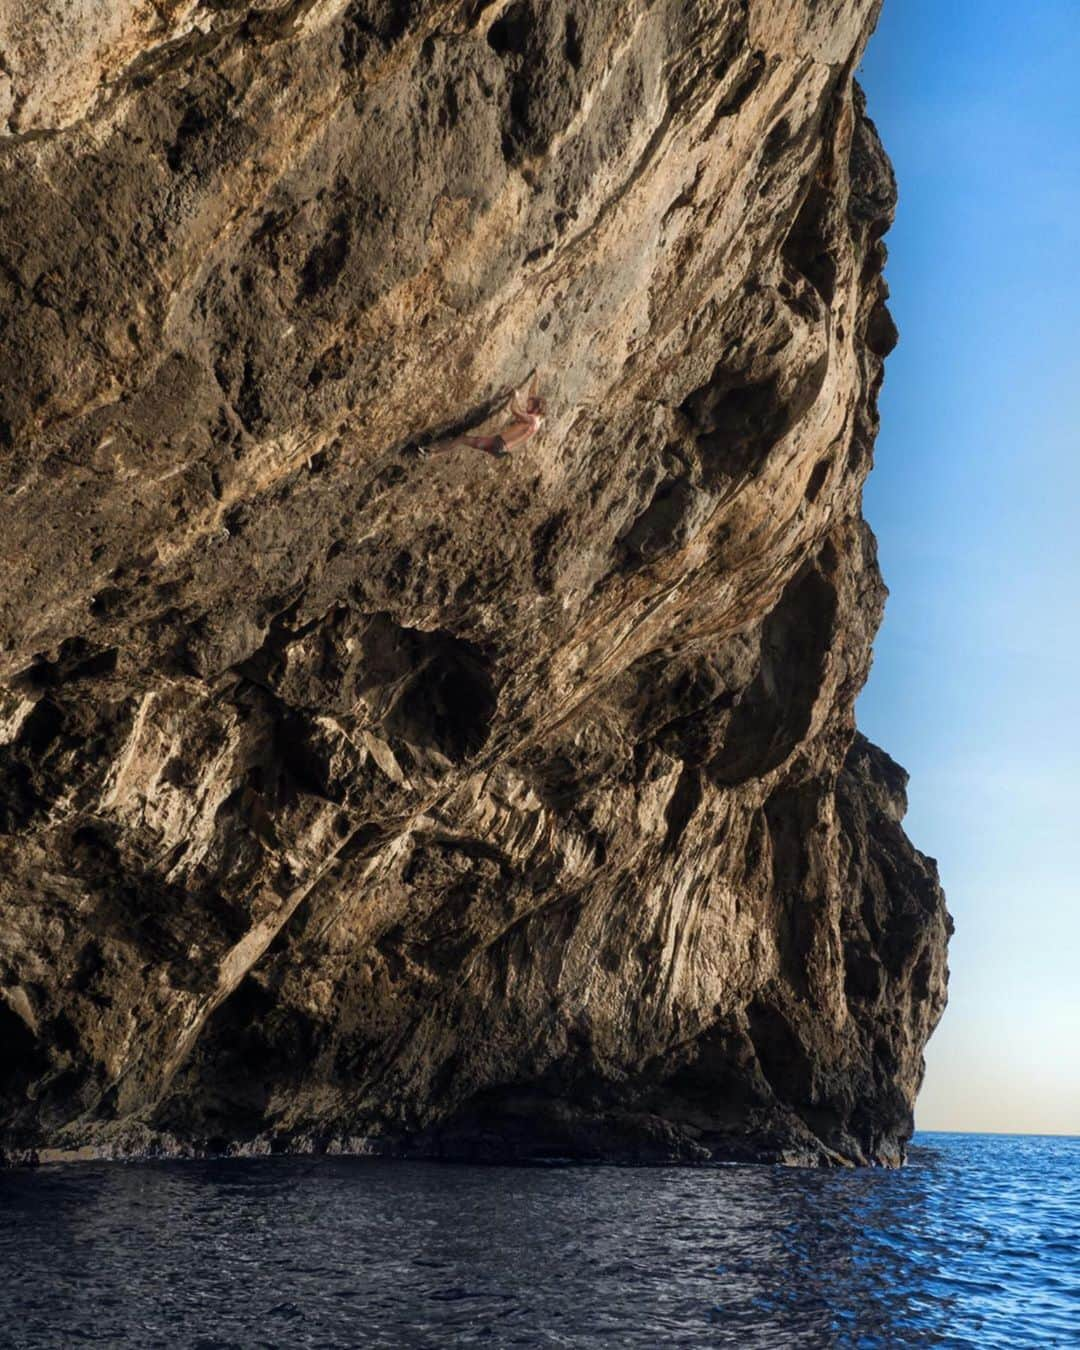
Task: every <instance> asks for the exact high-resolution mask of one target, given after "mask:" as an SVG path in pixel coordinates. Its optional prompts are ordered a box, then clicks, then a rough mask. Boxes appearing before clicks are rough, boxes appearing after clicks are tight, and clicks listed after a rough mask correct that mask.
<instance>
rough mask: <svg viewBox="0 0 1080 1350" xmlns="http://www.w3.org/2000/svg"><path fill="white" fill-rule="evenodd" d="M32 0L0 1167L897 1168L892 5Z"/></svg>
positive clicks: (14, 196)
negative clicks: (879, 438) (520, 404)
mask: <svg viewBox="0 0 1080 1350" xmlns="http://www.w3.org/2000/svg"><path fill="white" fill-rule="evenodd" d="M61 8H62V7H60V6H57V5H56V4H54V3H52V0H50V2H49V3H45V4H32V3H30V0H15V3H13V4H10V5H8V7H7V10H6V14H5V15H4V16H2V17H0V49H2V50H3V62H2V64H0V123H2V125H3V128H4V130H3V132H2V133H0V156H2V158H3V165H4V172H3V177H2V180H0V197H2V202H3V211H2V215H0V292H2V297H3V299H2V325H0V404H2V406H0V454H2V463H3V478H2V484H0V494H2V496H0V500H2V503H3V507H2V522H3V539H4V548H3V554H2V556H3V566H4V577H3V584H2V586H0V656H2V680H3V683H2V687H0V1153H3V1154H4V1155H6V1156H7V1157H9V1158H11V1159H18V1158H25V1157H31V1156H33V1155H34V1154H40V1153H42V1152H43V1151H44V1150H54V1151H55V1150H59V1151H67V1152H71V1151H74V1150H89V1151H91V1152H94V1153H96V1154H98V1155H99V1156H123V1155H126V1154H132V1153H144V1152H154V1151H160V1152H164V1153H172V1154H184V1153H193V1152H194V1153H198V1152H206V1151H234V1152H237V1151H239V1152H245V1151H246V1152H252V1151H255V1152H260V1151H277V1150H290V1149H309V1150H330V1151H355V1152H366V1153H382V1154H390V1155H395V1156H401V1155H409V1156H437V1157H444V1158H473V1159H507V1158H509V1159H518V1160H524V1159H534V1158H542V1157H548V1158H550V1157H574V1158H596V1159H623V1160H652V1159H684V1160H708V1159H724V1158H735V1159H739V1158H753V1159H767V1160H780V1161H800V1162H812V1163H820V1162H847V1163H851V1162H854V1163H864V1162H871V1161H873V1162H883V1163H895V1162H897V1161H899V1160H900V1159H901V1157H902V1156H903V1150H904V1146H905V1142H906V1140H907V1138H908V1136H909V1135H910V1132H911V1128H912V1108H913V1103H914V1099H915V1094H916V1092H917V1090H918V1087H919V1083H920V1080H921V1075H922V1064H923V1060H922V1054H923V1047H924V1045H925V1043H926V1040H927V1038H928V1036H929V1035H930V1033H931V1031H932V1030H933V1028H934V1026H935V1024H936V1022H937V1020H938V1018H939V1017H940V1015H941V1012H942V1009H943V1007H944V1003H945V990H946V940H947V933H948V930H949V928H950V921H949V918H948V914H947V912H946V909H945V902H944V897H943V895H942V891H941V889H940V886H939V884H938V879H937V872H936V868H935V866H934V864H933V862H932V860H930V859H927V858H926V857H924V856H923V855H922V854H920V853H919V852H918V851H917V850H916V849H915V848H914V847H913V846H912V845H911V844H910V843H909V842H908V840H907V838H906V836H905V835H904V833H903V830H902V827H901V819H902V816H903V813H904V808H905V784H906V775H905V774H904V772H903V771H902V770H901V769H900V768H899V767H898V766H897V765H896V764H894V763H893V762H892V760H890V759H889V757H888V756H887V755H886V754H885V753H884V752H883V751H881V750H879V749H877V748H876V747H874V746H872V745H871V744H869V743H868V742H867V741H866V740H864V739H863V738H862V737H860V736H859V735H858V733H857V731H856V728H855V718H854V704H855V699H856V696H857V695H858V693H859V690H860V688H861V687H862V685H863V683H864V681H865V679H866V677H867V674H868V670H869V666H870V660H871V644H872V641H873V638H874V635H875V632H876V629H877V627H878V624H879V621H880V618H881V614H882V607H883V603H884V596H885V589H884V586H883V583H882V580H881V577H880V574H879V571H878V567H877V561H876V554H875V545H874V539H873V535H872V534H871V532H870V530H869V528H868V526H867V525H866V523H865V522H864V520H863V517H862V505H861V499H862V487H863V483H864V480H865V478H866V475H867V473H868V472H869V470H870V467H871V461H872V453H873V443H874V437H875V432H876V429H877V411H876V400H877V393H878V390H879V386H880V384H881V380H882V373H883V362H884V359H885V357H886V356H887V355H888V353H889V351H890V349H891V347H892V345H893V344H894V342H895V339H896V331H895V328H894V327H893V324H892V320H891V319H890V317H889V313H888V309H887V307H886V297H887V289H886V285H885V281H884V279H883V267H884V262H885V256H886V255H885V246H884V244H883V242H882V236H883V235H884V234H885V232H886V231H887V229H888V227H889V224H890V221H891V218H892V213H893V209H894V204H895V196H896V193H895V184H894V180H893V175H892V171H891V169H890V166H889V162H888V160H887V158H886V155H885V153H884V151H883V149H882V147H881V145H880V143H879V140H878V137H877V134H876V132H875V129H874V126H873V123H872V122H871V121H870V120H869V118H868V116H867V113H866V110H865V107H864V100H863V97H862V95H861V93H860V90H859V88H858V85H857V84H856V82H855V79H854V72H855V68H856V66H857V63H858V61H859V58H860V55H861V52H862V49H863V46H864V44H865V42H866V40H867V38H868V36H869V33H870V31H871V29H872V26H873V23H874V21H875V18H876V11H877V8H878V4H877V2H876V0H834V2H831V3H825V0H709V2H708V3H704V2H703V0H510V2H509V3H507V2H506V0H487V2H485V0H403V2H402V3H388V2H386V0H348V2H346V0H166V3H157V4H153V5H149V6H148V5H145V4H143V3H140V2H139V0H115V2H114V3H112V4H110V5H106V6H92V5H85V6H81V7H74V8H72V7H67V8H63V10H62V13H61ZM54 11H55V12H54ZM534 372H535V378H536V380H537V389H538V391H539V394H538V397H540V398H542V400H543V422H542V424H541V425H540V426H539V429H538V430H537V431H536V432H535V434H533V435H530V436H528V437H527V438H525V439H521V440H520V441H518V442H515V441H514V439H513V436H512V435H508V437H507V440H508V443H509V453H506V454H503V455H496V454H490V453H486V452H485V449H484V448H483V447H482V446H478V445H472V444H469V442H468V441H467V440H462V439H460V438H461V437H463V436H464V437H469V438H471V439H473V440H482V438H484V437H485V436H492V435H495V434H498V433H499V432H500V429H505V427H506V426H507V425H508V424H510V423H511V418H512V416H513V414H512V413H510V412H509V411H507V404H508V400H509V398H510V396H511V395H512V394H513V393H514V391H521V390H525V389H527V387H528V384H529V381H530V379H532V378H533V376H534ZM521 396H522V397H524V395H521ZM521 425H522V424H521V423H520V422H519V423H518V426H519V428H520V426H521ZM530 430H531V428H530Z"/></svg>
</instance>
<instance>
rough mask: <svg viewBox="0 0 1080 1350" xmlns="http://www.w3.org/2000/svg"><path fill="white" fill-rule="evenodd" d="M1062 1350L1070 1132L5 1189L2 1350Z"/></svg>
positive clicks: (8, 1180)
mask: <svg viewBox="0 0 1080 1350" xmlns="http://www.w3.org/2000/svg"><path fill="white" fill-rule="evenodd" d="M83 1343H90V1344H98V1345H105V1346H110V1347H111V1346H170V1347H172V1346H183V1347H200V1348H202V1350H210V1348H211V1347H227V1346H243V1347H248V1346H289V1347H292V1346H327V1347H329V1346H364V1347H367V1346H386V1347H395V1348H398V1347H412V1346H416V1347H427V1346H430V1347H442V1346H456V1345H462V1346H470V1345H480V1346H572V1347H594V1346H604V1347H609V1346H612V1347H616V1346H617V1347H621V1346H649V1347H657V1346H667V1345H673V1346H689V1347H697V1346H735V1347H740V1350H744V1348H752V1347H769V1350H775V1348H776V1347H789V1346H806V1347H827V1346H857V1347H879V1346H880V1347H893V1346H908V1345H912V1346H921V1345H941V1346H978V1347H980V1350H982V1348H983V1347H993V1346H1008V1347H1010V1350H1013V1348H1015V1347H1023V1346H1042V1345H1059V1346H1080V1139H1060V1138H1057V1139H1055V1138H1038V1137H1002V1136H988V1135H932V1134H924V1135H921V1136H917V1137H916V1142H915V1146H914V1147H913V1148H912V1151H911V1162H910V1164H909V1166H907V1167H906V1168H904V1169H903V1170H902V1171H898V1172H885V1171H877V1170H872V1171H859V1172H821V1171H811V1170H802V1169H787V1168H778V1167H776V1168H774V1167H741V1166H740V1167H716V1168H702V1169H677V1168H611V1167H604V1168H565V1169H561V1168H553V1169H540V1168H533V1169H528V1168H517V1169H512V1168H480V1167H444V1166H439V1165H436V1164H422V1163H387V1162H376V1161H367V1160H363V1159H330V1158H321V1159H296V1158H292V1159H290V1158H274V1159H267V1160H265V1161H227V1162H207V1163H160V1164H159V1163H138V1164H116V1163H113V1164H107V1165H101V1166H99V1165H96V1164H78V1165H70V1166H63V1167H45V1168H42V1169H41V1170H39V1171H38V1172H36V1173H27V1172H23V1173H8V1174H5V1175H0V1344H2V1345H4V1346H11V1347H24V1346H25V1347H29V1346H69V1345H80V1344H83Z"/></svg>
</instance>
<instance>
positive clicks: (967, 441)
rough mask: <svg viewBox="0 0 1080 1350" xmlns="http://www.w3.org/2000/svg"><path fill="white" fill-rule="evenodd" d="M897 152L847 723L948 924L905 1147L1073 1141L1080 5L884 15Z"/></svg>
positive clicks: (872, 87)
mask: <svg viewBox="0 0 1080 1350" xmlns="http://www.w3.org/2000/svg"><path fill="white" fill-rule="evenodd" d="M860 78H861V79H862V82H863V85H864V87H865V88H866V91H867V96H868V100H869V111H870V114H871V116H872V117H873V118H874V120H875V121H876V122H877V124H878V128H879V130H880V131H881V134H882V137H883V139H884V141H885V145H886V148H887V149H888V151H889V153H890V154H891V156H892V159H893V162H894V164H895V166H896V171H897V176H898V179H899V182H900V209H899V212H898V215H897V223H896V225H895V227H894V229H893V231H892V233H891V234H890V235H889V239H888V243H889V252H890V261H889V267H888V274H887V275H888V278H889V282H890V285H891V287H892V293H893V298H892V301H891V306H892V310H893V314H894V316H895V318H896V320H897V323H898V324H899V327H900V332H901V343H900V346H899V347H898V348H897V350H896V352H895V353H894V354H893V356H892V357H891V358H890V360H889V364H888V368H887V373H886V381H885V389H884V392H883V395H882V400H881V411H882V431H881V435H880V438H879V440H878V449H877V459H876V467H875V469H874V472H873V474H872V475H871V478H870V481H869V483H868V485H867V490H866V514H867V517H868V519H869V521H870V523H871V525H872V526H873V527H874V530H875V531H876V533H877V535H878V539H879V542H880V549H881V563H882V568H883V571H884V573H885V579H886V581H887V583H888V585H889V588H890V591H891V597H890V600H889V604H888V609H887V612H886V620H885V625H884V627H883V629H882V632H881V634H880V636H879V638H878V643H877V647H876V657H875V663H874V670H873V674H872V675H871V678H870V682H869V684H868V686H867V688H866V690H865V692H864V693H863V695H862V698H861V700H860V702H859V708H858V712H859V721H860V724H861V726H862V728H863V730H864V731H865V732H866V733H867V734H868V735H869V736H870V737H871V739H873V740H876V741H878V742H879V743H880V744H881V745H883V746H884V747H885V748H886V749H887V750H888V751H889V752H890V753H891V754H892V755H893V756H894V757H895V758H896V759H898V760H899V761H900V763H902V764H903V765H904V766H905V767H906V768H907V769H909V770H910V772H911V775H912V779H911V784H910V789H909V795H910V799H911V809H910V812H909V815H908V819H907V828H908V832H909V833H910V835H911V837H912V838H913V840H914V841H915V843H916V844H917V846H918V847H920V848H921V849H922V850H923V852H925V853H929V854H930V855H931V856H933V857H936V858H937V859H938V862H939V865H940V867H941V873H942V880H943V882H944V884H945V888H946V891H947V894H948V897H949V905H950V909H951V910H952V912H953V914H954V916H955V918H956V924H957V932H956V936H955V938H954V939H953V943H952V948H951V961H950V964H951V967H952V982H951V1001H950V1006H949V1009H948V1010H947V1012H946V1014H945V1019H944V1021H943V1022H942V1024H941V1026H940V1028H939V1029H938V1032H937V1034H936V1035H935V1037H934V1039H933V1041H932V1042H931V1044H930V1046H929V1048H928V1051H927V1065H928V1068H927V1077H926V1084H925V1086H924V1089H923V1094H922V1096H921V1098H920V1101H919V1106H918V1109H917V1111H916V1120H917V1124H918V1126H919V1127H920V1128H922V1129H956V1130H964V1129H968V1130H1001V1131H1030V1132H1066V1133H1072V1134H1076V1133H1080V939H1078V932H1080V634H1078V623H1077V610H1078V605H1077V591H1078V588H1080V430H1078V428H1080V2H1078V0H1028V3H1024V4H1017V3H1016V0H886V2H885V9H884V13H883V15H882V19H881V23H880V24H879V27H878V31H877V34H876V35H875V37H874V38H873V40H872V42H871V45H870V48H869V50H868V52H867V56H866V60H865V61H864V64H863V70H862V73H861V76H860Z"/></svg>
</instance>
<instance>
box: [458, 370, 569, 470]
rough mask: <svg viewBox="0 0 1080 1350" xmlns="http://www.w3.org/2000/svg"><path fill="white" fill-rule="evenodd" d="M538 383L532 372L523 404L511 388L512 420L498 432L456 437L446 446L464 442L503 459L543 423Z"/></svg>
mask: <svg viewBox="0 0 1080 1350" xmlns="http://www.w3.org/2000/svg"><path fill="white" fill-rule="evenodd" d="M539 383H540V376H539V374H538V373H534V374H533V378H532V383H531V384H530V385H529V392H528V394H527V396H526V398H525V402H524V404H522V403H521V402H520V401H519V398H518V391H517V390H516V389H515V390H514V392H513V393H512V394H511V395H510V411H511V413H512V414H513V420H512V421H510V422H508V423H507V424H506V426H505V427H503V429H502V431H500V432H497V433H496V434H495V435H493V436H458V437H456V438H455V439H454V440H453V441H452V442H451V443H450V446H449V447H448V448H453V446H455V445H468V446H470V447H471V448H472V449H473V450H484V451H486V452H487V453H488V454H489V455H494V456H495V457H496V459H505V458H506V457H507V456H508V455H509V454H510V451H511V450H512V449H516V448H517V447H518V446H519V445H524V444H525V442H526V441H528V440H531V439H532V438H533V437H534V436H535V435H536V433H537V432H538V431H539V430H540V428H541V427H542V426H543V424H544V413H545V403H544V400H543V399H542V398H541V397H540V395H539V393H538V392H537V390H538V388H539Z"/></svg>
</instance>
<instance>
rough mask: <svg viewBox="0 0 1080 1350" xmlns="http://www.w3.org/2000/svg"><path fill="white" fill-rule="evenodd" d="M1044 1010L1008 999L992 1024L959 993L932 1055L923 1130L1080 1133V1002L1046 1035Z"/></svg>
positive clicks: (919, 1116)
mask: <svg viewBox="0 0 1080 1350" xmlns="http://www.w3.org/2000/svg"><path fill="white" fill-rule="evenodd" d="M982 1011H983V1010H982V1009H979V1012H982ZM1023 1011H1029V1013H1030V1015H1029V1016H1023V1015H1018V1012H1019V1013H1020V1014H1022V1012H1023ZM1037 1011H1038V1010H1036V1009H1030V1010H1023V1009H1022V1010H1017V1009H1016V1008H1015V1007H1012V1006H1011V1005H1010V1003H1009V1001H1008V1000H1003V1001H1002V1003H1001V1005H1000V1008H999V1012H1000V1015H999V1016H996V1017H995V1018H994V1019H993V1021H992V1022H990V1023H989V1024H988V1023H987V1022H986V1021H985V1020H982V1019H981V1018H977V1017H976V1016H973V1015H966V1014H965V1012H964V1009H963V1005H962V1004H959V1005H958V1004H957V1002H956V1001H955V992H954V1002H953V1006H952V1007H950V1008H949V1009H947V1010H946V1013H945V1017H944V1019H943V1020H942V1023H941V1025H940V1026H939V1027H938V1029H937V1031H936V1032H935V1033H934V1036H933V1038H932V1040H931V1041H930V1044H929V1045H928V1046H927V1049H926V1080H925V1082H924V1083H923V1089H922V1092H921V1093H920V1094H919V1100H918V1102H917V1104H916V1107H915V1125H916V1128H917V1129H920V1130H948V1131H957V1132H960V1133H972V1134H975V1133H980V1134H1061V1135H1080V998H1078V1000H1077V1003H1076V1006H1075V1007H1074V1008H1073V1010H1072V1012H1071V1015H1070V1016H1069V1018H1068V1021H1067V1022H1066V1023H1064V1024H1062V1023H1059V1024H1058V1025H1055V1026H1051V1027H1049V1028H1048V1029H1046V1030H1044V1028H1043V1024H1042V1023H1041V1020H1040V1019H1039V1018H1038V1016H1037V1015H1036V1014H1037Z"/></svg>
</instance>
